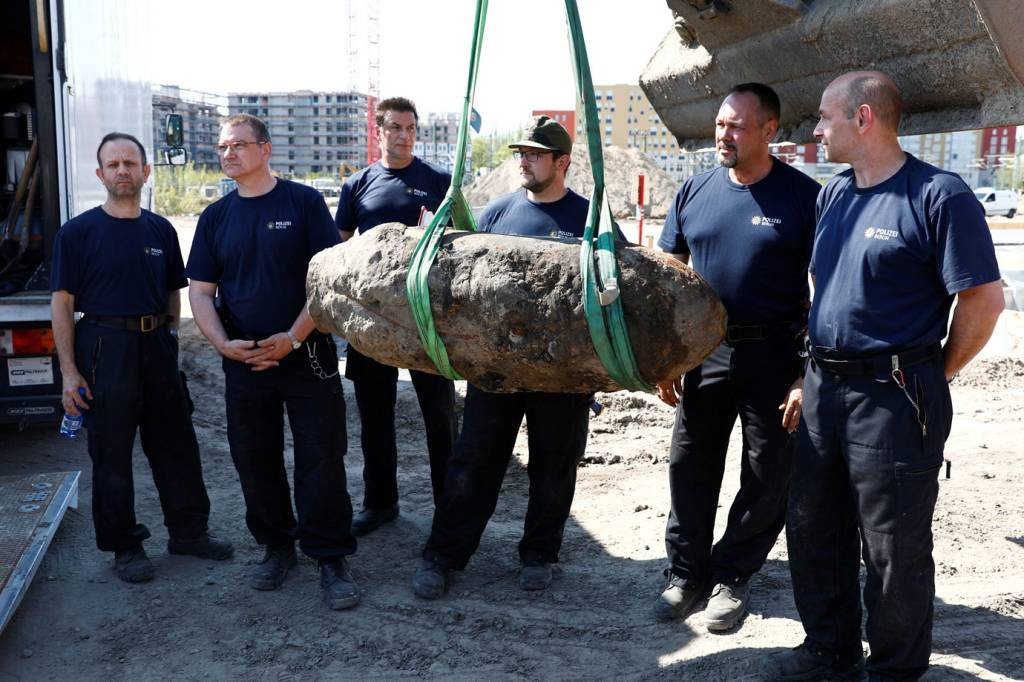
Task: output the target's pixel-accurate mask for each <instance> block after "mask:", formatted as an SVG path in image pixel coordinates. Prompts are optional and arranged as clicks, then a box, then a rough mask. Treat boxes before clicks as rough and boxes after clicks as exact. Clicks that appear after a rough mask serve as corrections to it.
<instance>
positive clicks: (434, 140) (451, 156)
mask: <svg viewBox="0 0 1024 682" xmlns="http://www.w3.org/2000/svg"><path fill="white" fill-rule="evenodd" d="M458 141H459V115H458V114H457V113H455V112H445V113H428V114H427V115H426V117H424V118H422V119H420V121H419V124H418V131H417V133H416V144H415V145H414V146H413V154H415V155H416V156H418V157H420V159H422V160H424V161H427V162H429V163H432V164H434V165H435V166H438V167H440V168H444V169H445V170H447V171H448V172H449V173H451V172H452V170H453V169H454V168H455V150H456V149H458ZM466 145H467V147H468V146H469V139H468V137H467V139H466ZM464 168H465V173H466V176H465V177H467V178H468V177H470V175H469V174H470V172H471V170H472V155H471V154H470V153H469V150H468V149H467V151H466V161H465V167H464Z"/></svg>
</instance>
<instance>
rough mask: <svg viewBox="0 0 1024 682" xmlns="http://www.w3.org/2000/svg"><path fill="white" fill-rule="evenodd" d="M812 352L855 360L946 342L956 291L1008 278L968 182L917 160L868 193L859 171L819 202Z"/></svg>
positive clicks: (839, 179)
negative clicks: (1002, 274) (824, 351)
mask: <svg viewBox="0 0 1024 682" xmlns="http://www.w3.org/2000/svg"><path fill="white" fill-rule="evenodd" d="M818 216H819V217H818V232H817V237H816V238H815V242H814V255H813V257H812V260H811V272H812V273H814V279H815V292H814V304H813V305H812V306H811V317H810V321H809V324H808V331H809V333H810V337H811V343H813V344H814V345H816V346H824V347H826V348H836V349H838V350H840V351H842V352H844V353H848V354H851V355H867V354H872V353H878V352H885V351H888V350H892V349H905V348H911V347H914V346H920V345H926V344H930V343H937V342H939V341H941V340H942V339H943V338H944V337H945V336H946V325H947V323H948V321H949V309H950V307H951V306H952V304H953V297H954V295H955V294H956V293H957V292H960V291H963V290H964V289H969V288H971V287H974V286H978V285H980V284H987V283H988V282H994V281H996V280H998V279H999V265H998V263H997V262H996V255H995V247H993V245H992V233H991V231H990V230H989V228H988V224H987V223H986V222H985V211H984V209H983V208H982V207H981V204H980V203H979V202H978V199H977V198H976V197H975V196H974V193H973V192H972V191H971V188H970V187H968V186H967V183H965V182H964V181H963V180H961V179H960V176H958V175H956V174H955V173H950V172H948V171H944V170H941V169H939V168H936V167H935V166H932V165H930V164H927V163H924V162H923V161H920V160H918V159H916V158H914V157H913V156H911V155H909V154H908V155H907V161H906V163H905V164H903V167H902V168H901V169H900V170H899V171H897V173H896V174H895V175H893V176H892V177H891V178H889V179H888V180H886V181H885V182H882V183H879V184H878V185H875V186H873V187H867V188H863V189H861V188H859V187H857V186H856V184H855V182H854V175H853V170H848V171H845V172H843V173H840V174H839V175H837V176H835V177H834V178H832V179H831V180H830V181H829V182H828V184H827V185H826V186H825V189H824V190H822V192H821V197H820V198H819V200H818Z"/></svg>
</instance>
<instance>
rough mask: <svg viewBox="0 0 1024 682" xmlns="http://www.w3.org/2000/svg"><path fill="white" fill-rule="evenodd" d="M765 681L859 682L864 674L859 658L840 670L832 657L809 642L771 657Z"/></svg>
mask: <svg viewBox="0 0 1024 682" xmlns="http://www.w3.org/2000/svg"><path fill="white" fill-rule="evenodd" d="M767 672H768V679H771V680H779V681H780V682H781V681H783V680H801V681H802V680H837V681H840V682H846V681H848V680H860V679H861V678H862V677H863V674H864V658H863V656H862V657H861V658H860V659H858V660H857V661H856V662H855V663H852V664H849V665H845V666H841V665H838V664H837V663H836V657H835V656H834V655H833V654H831V653H829V652H828V651H825V650H824V649H822V648H821V647H818V646H816V645H814V644H813V643H811V642H806V641H805V642H804V643H803V644H801V645H800V646H798V647H796V648H795V649H789V650H787V651H780V652H778V653H774V654H772V655H771V658H770V659H769V664H768V671H767Z"/></svg>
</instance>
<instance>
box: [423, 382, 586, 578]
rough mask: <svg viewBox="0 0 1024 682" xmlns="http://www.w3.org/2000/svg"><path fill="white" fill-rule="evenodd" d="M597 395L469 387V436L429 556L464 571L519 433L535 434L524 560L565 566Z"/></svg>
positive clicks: (452, 471) (457, 457) (454, 466)
mask: <svg viewBox="0 0 1024 682" xmlns="http://www.w3.org/2000/svg"><path fill="white" fill-rule="evenodd" d="M589 409H590V396H589V395H583V394H578V393H506V394H499V393H487V392H485V391H481V390H480V389H478V388H476V387H475V386H472V385H470V386H468V388H467V391H466V407H465V410H464V412H463V416H462V433H461V435H460V436H459V439H458V440H457V441H456V443H455V447H454V449H453V450H452V457H451V460H449V462H448V475H447V477H446V478H445V482H444V489H443V490H442V492H441V501H440V503H438V504H437V506H436V508H435V510H434V522H433V526H432V528H431V531H430V538H429V539H428V540H427V545H426V547H425V548H424V550H423V557H424V558H425V559H428V560H430V561H436V562H438V563H440V564H441V565H443V566H445V567H447V568H451V569H455V570H462V569H463V568H465V566H466V564H467V563H468V562H469V558H470V557H471V556H472V555H473V552H475V551H476V549H477V547H478V546H479V545H480V537H481V536H482V535H483V532H484V529H485V528H486V527H487V522H488V521H489V520H490V518H491V515H492V514H493V513H494V508H495V506H496V505H497V503H498V494H499V492H500V491H501V482H502V480H504V478H505V470H506V469H507V468H508V464H509V460H510V459H511V457H512V451H513V449H514V448H515V443H516V436H517V435H518V434H519V427H520V425H521V424H522V422H523V417H524V416H525V417H526V426H527V429H528V430H529V448H530V458H529V461H528V463H527V475H528V476H529V478H530V499H529V502H528V504H527V508H526V521H525V523H524V529H523V538H522V540H521V541H520V543H519V557H520V559H521V560H522V561H545V562H549V563H555V562H557V561H558V551H559V549H561V546H562V533H563V532H564V530H565V522H566V520H567V519H568V518H569V510H570V508H571V507H572V498H573V495H574V493H575V490H576V467H577V465H578V464H579V462H580V460H581V459H583V453H584V452H585V450H586V446H587V429H588V426H589V423H590V413H589Z"/></svg>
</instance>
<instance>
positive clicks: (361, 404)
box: [345, 344, 459, 510]
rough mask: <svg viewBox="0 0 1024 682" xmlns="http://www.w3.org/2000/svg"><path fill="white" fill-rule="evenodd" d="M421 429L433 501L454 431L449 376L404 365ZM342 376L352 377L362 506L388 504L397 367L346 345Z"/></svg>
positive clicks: (394, 496) (394, 474) (394, 463)
mask: <svg viewBox="0 0 1024 682" xmlns="http://www.w3.org/2000/svg"><path fill="white" fill-rule="evenodd" d="M409 375H410V376H411V377H412V385H413V388H415V389H416V398H417V400H418V401H419V404H420V413H421V414H422V415H423V426H424V428H425V430H426V433H427V454H428V457H429V458H430V483H431V487H432V489H433V492H434V504H437V501H438V499H439V498H440V495H441V487H442V486H443V485H444V477H445V472H446V470H447V467H448V458H449V457H450V456H451V452H452V444H453V443H454V442H455V438H456V437H457V436H458V429H459V423H458V417H456V416H455V382H453V381H451V380H450V379H445V378H444V377H442V376H438V375H436V374H430V373H428V372H418V371H416V370H409ZM345 377H346V378H347V379H349V380H351V381H352V384H353V386H354V387H355V393H356V406H357V407H358V408H359V421H360V424H362V435H361V437H360V441H361V445H362V449H363V483H364V486H365V487H364V489H363V507H364V508H366V509H378V510H379V509H388V508H389V507H391V506H393V505H395V504H397V503H398V446H397V444H396V442H395V402H396V400H397V399H398V370H397V369H396V368H394V367H390V366H388V365H384V364H381V363H379V362H377V361H376V360H374V359H373V358H370V357H367V356H365V355H363V354H362V353H360V352H359V351H358V350H356V349H355V348H353V347H352V345H351V344H349V346H348V357H347V360H346V362H345Z"/></svg>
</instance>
